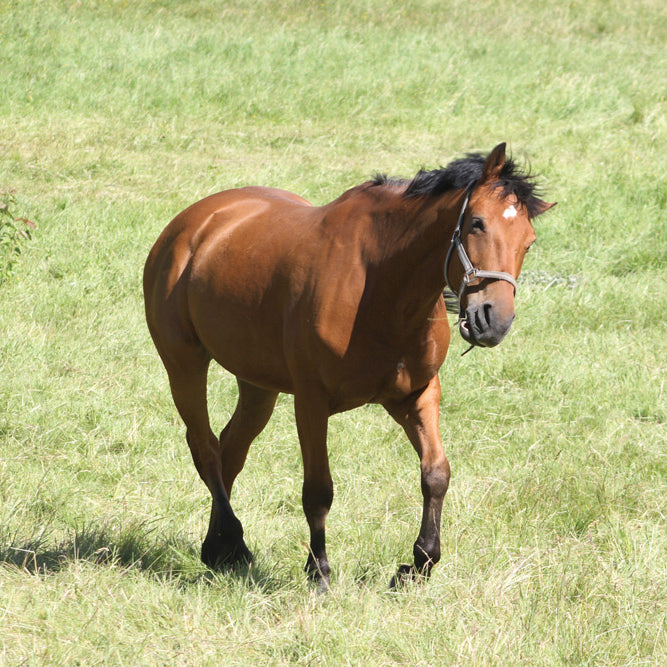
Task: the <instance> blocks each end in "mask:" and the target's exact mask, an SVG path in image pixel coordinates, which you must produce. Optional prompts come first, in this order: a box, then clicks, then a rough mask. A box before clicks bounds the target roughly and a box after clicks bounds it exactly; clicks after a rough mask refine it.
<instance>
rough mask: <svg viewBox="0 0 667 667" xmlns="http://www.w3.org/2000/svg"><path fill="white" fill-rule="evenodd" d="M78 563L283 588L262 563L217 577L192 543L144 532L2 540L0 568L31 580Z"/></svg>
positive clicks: (95, 529) (96, 529)
mask: <svg viewBox="0 0 667 667" xmlns="http://www.w3.org/2000/svg"><path fill="white" fill-rule="evenodd" d="M76 562H85V563H90V564H93V565H97V566H100V567H105V566H115V567H119V568H121V569H127V570H134V571H139V572H142V573H145V574H147V575H149V576H153V577H155V578H157V579H159V580H161V581H166V582H171V583H173V584H175V585H177V586H181V587H188V586H192V585H195V584H198V583H201V582H203V583H211V584H213V583H215V582H216V581H220V579H221V578H230V579H234V580H238V581H239V582H240V583H242V584H244V585H246V586H247V587H248V588H249V589H254V590H258V591H261V592H264V593H271V592H274V591H276V590H278V589H280V588H281V586H282V585H283V583H281V580H280V579H279V578H277V577H276V576H275V573H271V572H270V571H269V570H267V569H266V568H265V567H263V566H262V565H261V564H257V563H253V564H252V565H242V566H238V567H234V568H226V569H223V570H219V571H215V572H214V571H212V570H210V569H208V568H206V567H205V566H204V565H202V564H201V562H200V561H199V554H198V552H197V550H196V549H195V547H194V546H193V544H192V543H191V542H190V541H189V540H186V539H185V538H179V537H178V536H170V537H167V539H165V540H163V541H159V540H156V539H155V535H154V531H153V530H151V528H150V527H148V528H147V527H145V526H141V527H139V528H130V529H125V530H120V531H118V530H113V529H110V528H105V527H100V526H97V525H90V526H84V527H81V528H75V529H73V530H72V531H71V533H70V535H68V536H67V537H66V538H64V539H61V540H58V541H55V540H53V538H52V532H51V531H48V530H41V531H40V532H39V533H38V534H35V535H32V536H28V537H25V536H24V537H18V536H16V535H14V536H8V535H0V563H2V564H5V565H9V566H13V567H15V568H17V569H18V570H21V571H23V572H26V573H27V574H32V575H49V574H56V573H58V572H61V571H64V570H66V569H68V568H69V567H71V566H72V565H73V564H74V563H76Z"/></svg>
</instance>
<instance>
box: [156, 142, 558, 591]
mask: <svg viewBox="0 0 667 667" xmlns="http://www.w3.org/2000/svg"><path fill="white" fill-rule="evenodd" d="M539 197H540V193H539V191H538V190H537V185H536V182H535V179H534V178H533V177H532V176H531V175H530V174H528V173H526V172H525V171H522V170H521V169H520V168H518V167H517V166H516V164H515V163H514V161H513V160H512V158H511V157H510V156H507V155H506V145H505V144H504V143H501V144H499V145H498V146H496V147H495V148H494V149H493V150H492V151H491V152H490V153H489V154H488V155H484V154H481V153H469V154H467V155H466V156H465V157H462V158H459V159H457V160H455V161H453V162H451V163H450V164H449V165H448V166H447V167H445V168H440V169H436V170H433V171H424V170H421V171H419V173H417V175H416V176H415V177H414V178H413V179H410V180H400V179H391V178H387V177H386V176H384V175H378V176H376V177H375V179H373V180H370V181H368V182H366V183H363V184H362V185H359V186H356V187H353V188H351V189H350V190H348V191H346V192H345V193H343V194H342V195H341V196H339V197H338V198H337V199H335V200H334V201H332V202H330V203H328V204H326V205H324V206H314V205H312V204H310V203H309V202H308V201H306V200H305V199H303V198H302V197H300V196H298V195H296V194H292V193H290V192H287V191H284V190H280V189H275V188H267V187H244V188H240V189H233V190H227V191H223V192H219V193H217V194H213V195H211V196H208V197H206V198H204V199H202V200H201V201H198V202H197V203H195V204H193V205H192V206H190V207H189V208H187V209H185V210H184V211H182V212H181V213H179V214H178V215H177V216H176V217H175V218H174V219H173V220H172V221H171V222H170V223H169V224H168V225H167V227H166V228H165V229H164V231H163V232H162V233H161V234H160V236H159V238H158V239H157V241H156V243H155V245H154V246H153V248H152V249H151V251H150V253H149V255H148V259H147V261H146V264H145V268H144V276H143V284H144V296H145V309H146V319H147V323H148V328H149V331H150V334H151V336H152V339H153V341H154V343H155V346H156V348H157V351H158V353H159V356H160V358H161V359H162V362H163V364H164V366H165V369H166V371H167V375H168V378H169V384H170V388H171V393H172V397H173V400H174V403H175V406H176V408H177V410H178V412H179V414H180V417H181V418H182V420H183V422H184V424H185V427H186V440H187V443H188V445H189V447H190V451H191V454H192V458H193V460H194V464H195V466H196V468H197V471H198V473H199V475H200V477H201V479H202V480H203V482H204V483H205V484H206V486H207V487H208V490H209V492H210V494H211V497H212V508H211V515H210V521H209V526H208V532H207V534H206V537H205V539H204V542H203V544H202V549H201V559H202V561H203V563H204V564H206V565H207V566H209V567H210V568H230V567H232V568H233V567H234V566H235V565H237V564H241V563H249V562H250V561H251V560H252V554H251V552H250V550H249V549H248V547H247V546H246V543H245V541H244V532H243V526H242V524H241V522H240V521H239V519H238V518H237V516H236V515H235V513H234V511H233V509H232V506H231V504H230V497H231V493H232V488H233V485H234V480H235V479H236V477H237V475H238V474H239V473H240V471H241V469H242V468H243V465H244V463H245V460H246V456H247V454H248V449H249V447H250V445H251V443H252V442H253V440H254V439H255V438H256V437H257V436H258V435H259V433H260V432H261V431H262V429H263V428H264V426H265V425H266V424H267V422H268V420H269V417H270V416H271V413H272V411H273V408H274V405H275V402H276V398H277V396H278V394H279V393H280V392H286V393H291V394H293V395H294V412H295V418H296V428H297V433H298V439H299V443H300V448H301V455H302V459H303V487H302V504H303V511H304V513H305V517H306V520H307V523H308V527H309V530H310V548H309V552H308V555H307V560H306V565H305V570H306V573H307V574H308V575H309V577H310V578H311V579H312V580H313V581H314V583H315V584H316V585H317V586H319V587H320V588H322V589H327V588H328V587H329V585H330V573H331V569H330V565H329V562H328V559H327V553H326V544H325V522H326V518H327V514H328V512H329V509H330V507H331V504H332V500H333V483H332V479H331V473H330V468H329V461H328V455H327V424H328V418H329V417H330V416H331V415H333V414H335V413H340V412H343V411H346V410H351V409H353V408H356V407H359V406H361V405H364V404H366V403H377V404H380V405H382V406H383V407H384V408H385V409H386V411H387V412H388V413H389V415H391V417H392V418H393V419H394V420H395V421H396V422H398V424H399V425H400V426H401V427H402V428H403V430H404V431H405V434H406V435H407V438H408V440H409V442H410V443H411V444H412V446H413V447H414V449H415V450H416V452H417V454H418V456H419V459H420V468H421V489H422V495H423V509H422V518H421V526H420V528H419V533H418V536H417V539H416V541H415V543H414V547H413V556H414V563H413V564H410V565H400V566H399V569H398V572H397V575H396V576H395V577H394V578H393V579H392V583H395V582H398V581H403V580H407V579H411V578H417V577H420V576H424V577H427V576H428V575H429V574H430V572H431V569H432V567H433V566H434V565H435V564H436V563H437V562H438V561H439V560H440V556H441V552H440V519H441V512H442V505H443V499H444V497H445V493H446V491H447V487H448V485H449V478H450V466H449V462H448V460H447V457H446V455H445V452H444V450H443V446H442V443H441V439H440V434H439V404H440V396H441V386H440V379H439V375H438V371H439V369H440V367H441V365H442V364H443V362H444V360H445V356H446V354H447V349H448V346H449V343H450V326H449V323H448V320H447V311H446V305H445V301H444V299H443V289H444V288H445V287H446V286H449V288H450V289H452V290H453V292H454V296H455V299H456V301H457V302H458V309H459V322H458V329H459V332H460V334H461V336H462V337H463V338H464V339H465V341H467V342H468V343H469V344H470V345H471V346H472V347H479V348H490V347H493V346H495V345H497V344H498V343H500V341H501V340H502V339H503V338H504V337H505V335H506V334H507V332H508V331H509V329H510V327H511V324H512V321H513V320H514V316H515V311H514V297H515V291H516V278H517V277H518V275H519V272H520V270H521V265H522V262H523V259H524V256H525V254H526V252H527V251H528V248H529V247H530V245H531V244H532V243H533V241H534V240H535V232H534V229H533V226H532V224H531V220H532V219H533V218H535V217H536V216H537V215H540V214H542V213H544V212H545V211H547V210H548V209H549V208H551V206H553V204H549V203H547V202H545V201H542V200H541V199H540V198H539ZM480 267H481V268H480ZM211 360H215V361H216V362H217V363H218V364H220V365H221V366H222V367H223V368H225V369H226V370H227V371H229V372H230V373H232V374H233V375H235V376H236V380H237V384H238V402H237V405H236V408H235V411H234V413H233V415H232V417H231V419H230V420H229V423H228V424H227V425H226V426H225V428H224V429H223V431H222V433H221V434H220V437H219V438H218V437H216V436H215V434H214V433H213V431H212V429H211V425H210V422H209V415H208V409H207V374H208V368H209V365H210V362H211Z"/></svg>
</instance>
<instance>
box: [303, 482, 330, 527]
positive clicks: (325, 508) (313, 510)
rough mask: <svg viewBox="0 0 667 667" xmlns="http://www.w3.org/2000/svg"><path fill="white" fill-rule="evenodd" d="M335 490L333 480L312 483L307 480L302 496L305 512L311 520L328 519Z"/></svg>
mask: <svg viewBox="0 0 667 667" xmlns="http://www.w3.org/2000/svg"><path fill="white" fill-rule="evenodd" d="M333 496H334V489H333V482H332V481H331V480H319V481H317V482H311V481H308V480H305V481H304V483H303V490H302V494H301V498H302V502H303V511H304V512H305V514H306V517H307V518H308V520H309V521H310V520H311V518H318V517H322V518H323V517H326V515H327V514H328V512H329V510H330V509H331V504H332V503H333Z"/></svg>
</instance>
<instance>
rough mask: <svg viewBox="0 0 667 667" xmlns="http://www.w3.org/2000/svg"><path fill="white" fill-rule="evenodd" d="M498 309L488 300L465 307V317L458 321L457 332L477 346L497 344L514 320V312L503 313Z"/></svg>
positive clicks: (493, 345)
mask: <svg viewBox="0 0 667 667" xmlns="http://www.w3.org/2000/svg"><path fill="white" fill-rule="evenodd" d="M498 311H499V309H497V308H494V306H493V304H492V303H490V302H486V303H482V304H480V305H475V306H469V307H468V308H466V311H465V318H462V319H461V321H460V322H459V332H460V333H461V336H462V337H463V339H464V340H465V341H466V342H468V343H470V344H471V345H478V346H479V347H495V346H496V345H498V343H500V341H501V340H502V339H503V338H505V336H506V335H507V332H508V331H509V330H510V327H511V326H512V322H513V321H514V312H511V313H510V314H508V315H504V314H501V313H500V312H498Z"/></svg>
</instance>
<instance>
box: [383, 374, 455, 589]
mask: <svg viewBox="0 0 667 667" xmlns="http://www.w3.org/2000/svg"><path fill="white" fill-rule="evenodd" d="M439 407H440V380H439V378H438V376H437V375H436V376H434V377H433V379H432V380H431V382H430V383H429V384H428V386H427V387H426V388H425V389H424V390H423V391H422V392H420V393H418V394H413V395H411V396H410V397H409V398H408V399H406V400H404V401H402V402H397V403H391V404H385V408H386V409H387V411H388V412H389V414H390V415H391V416H392V417H393V418H394V419H395V420H396V421H397V422H398V423H399V424H400V425H401V426H402V427H403V429H404V430H405V433H406V434H407V436H408V438H409V440H410V442H411V443H412V446H413V447H414V448H415V450H416V452H417V454H418V455H419V459H420V461H421V488H422V494H423V497H424V508H423V512H422V521H421V527H420V529H419V536H418V537H417V541H416V542H415V544H414V548H413V553H414V559H415V560H414V565H401V566H400V568H399V570H398V575H397V577H395V578H394V579H392V583H391V584H390V585H391V586H392V587H393V586H394V585H395V584H396V583H397V581H400V580H401V579H406V578H412V577H414V575H415V574H420V575H424V576H428V575H429V574H430V572H431V568H432V567H433V566H434V565H435V564H436V563H437V562H438V561H439V560H440V516H441V513H442V502H443V500H444V497H445V493H447V487H448V486H449V461H447V457H446V456H445V452H444V450H443V448H442V442H441V441H440V432H439Z"/></svg>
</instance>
